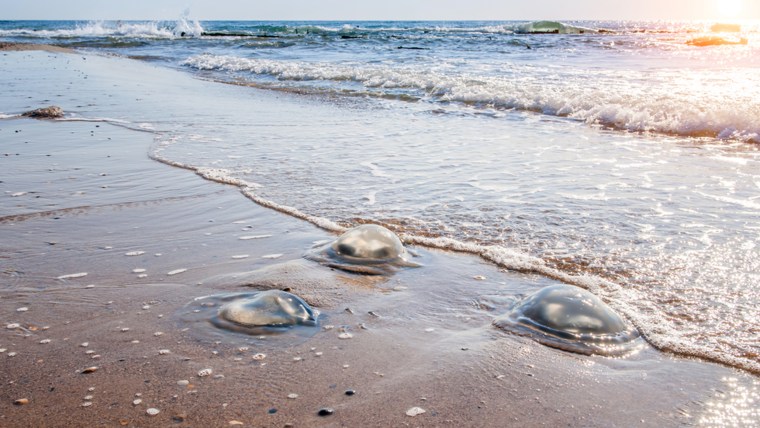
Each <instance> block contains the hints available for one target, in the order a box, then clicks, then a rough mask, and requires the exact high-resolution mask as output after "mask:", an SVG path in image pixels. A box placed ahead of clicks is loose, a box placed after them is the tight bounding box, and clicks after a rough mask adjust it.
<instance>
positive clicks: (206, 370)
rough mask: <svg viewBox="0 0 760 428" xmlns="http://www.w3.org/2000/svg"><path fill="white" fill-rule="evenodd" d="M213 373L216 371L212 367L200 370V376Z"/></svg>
mask: <svg viewBox="0 0 760 428" xmlns="http://www.w3.org/2000/svg"><path fill="white" fill-rule="evenodd" d="M212 373H214V371H213V370H211V369H203V370H201V371H199V372H198V377H206V376H211V374H212Z"/></svg>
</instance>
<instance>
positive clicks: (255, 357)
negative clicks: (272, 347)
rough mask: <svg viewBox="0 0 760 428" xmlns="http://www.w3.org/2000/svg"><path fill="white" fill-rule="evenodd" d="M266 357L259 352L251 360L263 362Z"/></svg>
mask: <svg viewBox="0 0 760 428" xmlns="http://www.w3.org/2000/svg"><path fill="white" fill-rule="evenodd" d="M266 357H267V355H266V354H262V353H261V352H259V353H258V354H256V355H254V356H253V359H254V360H263V359H264V358H266Z"/></svg>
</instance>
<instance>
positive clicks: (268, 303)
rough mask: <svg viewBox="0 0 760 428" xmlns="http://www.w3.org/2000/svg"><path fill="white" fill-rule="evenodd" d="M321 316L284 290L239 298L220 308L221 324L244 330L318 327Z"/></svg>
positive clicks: (219, 317) (219, 318)
mask: <svg viewBox="0 0 760 428" xmlns="http://www.w3.org/2000/svg"><path fill="white" fill-rule="evenodd" d="M318 315H319V314H318V312H316V311H314V310H312V309H311V307H309V305H308V304H307V303H306V302H304V301H303V300H302V299H301V298H300V297H298V296H296V295H295V294H291V293H288V292H285V291H281V290H268V291H262V292H259V293H253V294H250V293H249V294H245V295H240V296H239V298H235V299H232V300H230V301H229V302H227V303H225V304H224V305H222V307H220V308H219V313H218V316H217V318H218V320H220V321H226V322H229V323H232V324H234V325H237V326H243V327H284V326H292V325H297V324H300V325H312V326H313V325H316V324H317V316H318Z"/></svg>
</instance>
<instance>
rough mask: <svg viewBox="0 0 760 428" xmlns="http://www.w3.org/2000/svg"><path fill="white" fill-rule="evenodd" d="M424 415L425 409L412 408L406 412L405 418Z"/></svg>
mask: <svg viewBox="0 0 760 428" xmlns="http://www.w3.org/2000/svg"><path fill="white" fill-rule="evenodd" d="M423 413H425V409H423V408H422V407H412V408H411V409H409V410H407V411H406V415H407V416H417V415H421V414H423Z"/></svg>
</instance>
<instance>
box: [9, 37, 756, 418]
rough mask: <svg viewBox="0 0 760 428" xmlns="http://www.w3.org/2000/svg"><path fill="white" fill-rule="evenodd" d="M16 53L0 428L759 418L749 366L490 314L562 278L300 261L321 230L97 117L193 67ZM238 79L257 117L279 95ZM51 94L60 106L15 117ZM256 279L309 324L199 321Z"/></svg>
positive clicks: (432, 254) (437, 255)
mask: <svg viewBox="0 0 760 428" xmlns="http://www.w3.org/2000/svg"><path fill="white" fill-rule="evenodd" d="M26 49H27V48H26V47H24V48H23V49H19V47H18V46H16V47H13V46H9V47H6V48H5V50H4V51H3V52H2V53H0V69H1V70H2V73H1V74H0V84H2V87H4V88H9V90H8V92H7V93H6V94H5V95H3V96H2V97H0V99H1V100H2V102H3V103H4V104H5V105H4V107H3V113H5V114H6V115H8V117H5V118H3V119H2V120H0V141H1V142H2V143H1V150H0V162H2V164H1V165H2V168H3V174H2V176H1V178H0V198H2V199H3V203H2V205H0V206H1V207H2V209H0V313H1V314H2V320H0V321H2V326H1V327H2V329H0V367H1V368H2V369H1V370H0V385H2V388H0V425H2V426H6V427H25V426H37V427H42V426H50V427H65V426H207V427H224V426H272V427H275V426H377V427H382V426H494V427H496V426H599V427H612V426H620V427H631V426H651V427H661V426H694V425H698V426H718V425H721V426H723V425H728V426H732V425H737V426H742V425H746V426H750V425H753V424H755V423H757V422H758V421H757V418H758V412H757V408H756V403H757V400H758V399H759V398H760V382H758V378H757V377H756V376H753V375H751V374H748V373H746V372H742V371H740V370H736V369H732V368H728V367H725V366H722V365H718V364H714V363H709V362H704V361H700V360H696V359H684V358H680V357H676V356H673V355H670V354H668V353H664V352H660V351H658V350H656V349H654V348H652V347H651V346H648V345H645V346H644V347H643V349H642V350H641V351H639V352H638V353H636V354H635V355H630V356H627V357H623V358H607V357H601V356H583V355H578V354H573V353H569V352H565V351H561V350H557V349H553V348H548V347H545V346H543V345H541V344H539V343H537V342H535V341H533V340H532V339H530V338H527V337H519V336H515V335H511V334H508V333H505V332H504V331H501V330H499V329H496V328H494V326H493V325H492V322H493V319H494V317H496V316H497V315H499V314H501V313H503V310H504V309H503V308H505V307H506V306H508V305H509V304H510V303H511V302H512V301H514V298H515V297H514V296H522V295H526V294H529V293H531V292H533V291H535V290H537V289H539V288H540V287H543V286H546V285H551V284H555V283H556V281H554V280H551V279H548V278H545V277H541V276H538V275H531V274H523V273H516V272H510V271H505V270H503V269H500V268H498V267H497V266H494V265H491V264H488V263H486V262H484V261H483V260H482V259H480V258H478V257H475V256H470V255H463V254H458V253H453V252H445V251H439V250H434V249H428V248H423V247H416V248H412V249H411V250H412V251H413V252H414V253H415V254H416V257H415V262H417V263H419V264H421V265H422V266H421V267H419V268H409V269H402V270H400V271H398V272H396V273H395V274H393V275H389V276H368V275H359V274H352V273H347V272H342V271H339V270H335V269H331V268H328V267H325V266H321V265H319V264H318V263H315V262H312V261H310V260H306V259H304V258H303V255H304V253H305V252H306V251H307V250H309V248H311V247H312V246H314V245H315V243H316V242H320V241H325V240H330V239H334V238H335V235H334V234H332V233H330V232H328V231H325V230H322V229H319V228H317V227H316V226H314V225H312V224H309V223H307V222H305V221H303V220H300V219H297V218H293V217H290V216H287V215H285V214H283V213H280V212H277V211H274V210H271V209H267V208H264V207H261V206H259V205H256V204H255V203H253V202H252V201H251V200H250V199H248V198H247V197H246V196H245V195H243V194H242V193H241V192H240V191H239V189H238V188H237V187H234V186H229V185H224V184H220V183H215V182H212V181H208V180H205V179H203V178H201V177H199V176H198V175H196V174H193V172H192V171H188V170H186V169H181V168H174V167H171V166H168V165H165V164H162V163H160V162H156V161H155V160H152V159H150V158H149V156H148V153H149V149H150V148H151V145H152V144H154V138H155V134H154V132H146V131H148V130H147V129H144V130H140V127H139V126H135V124H128V125H125V124H122V123H118V122H115V121H112V120H100V119H98V120H97V121H91V120H89V119H95V118H100V116H99V115H97V114H96V113H97V111H98V108H99V107H98V105H97V103H103V104H106V103H108V102H109V101H108V98H107V97H108V94H107V92H106V91H105V90H103V89H102V88H107V87H109V85H111V86H115V85H117V84H118V85H121V86H122V90H123V87H129V85H135V88H136V87H137V86H143V88H142V89H140V90H142V91H145V90H146V89H145V88H146V87H147V88H149V89H147V90H152V91H155V93H160V90H161V86H160V85H161V84H163V83H164V82H166V81H168V80H171V79H173V78H175V79H176V80H177V82H179V83H177V84H182V85H187V86H188V87H192V85H194V84H198V85H200V84H201V82H198V81H195V80H193V79H192V78H190V77H188V76H184V75H180V73H178V72H176V71H172V70H161V71H158V70H153V71H151V70H152V69H151V67H150V66H146V65H144V64H138V63H137V62H132V61H129V60H125V59H116V58H106V57H97V56H93V55H88V54H82V53H66V52H62V51H58V50H52V51H50V50H46V51H39V50H26ZM109 64H115V65H113V68H114V69H116V68H120V67H121V68H124V67H130V66H132V65H133V66H134V67H135V70H137V71H136V73H138V74H140V78H135V79H134V80H132V81H128V80H123V79H120V80H118V81H117V80H109V79H113V75H112V74H111V69H110V68H109V67H110V66H109ZM151 73H154V74H151ZM72 76H78V80H76V81H75V80H73V79H74V78H73V77H72ZM172 76H176V77H172ZM91 82H92V83H91ZM93 85H99V86H97V87H96V88H97V89H93V91H92V92H91V93H87V92H86V89H87V88H91V87H92V88H95V86H93ZM54 88H66V89H65V90H64V89H61V90H60V91H57V92H51V91H54V90H55V89H54ZM72 88H73V89H72ZM135 91H137V89H135ZM21 94H24V96H23V97H22V96H21ZM251 94H252V95H251V97H252V98H256V97H258V98H256V100H257V101H256V104H255V107H256V108H257V109H261V112H262V114H267V113H264V112H265V111H268V109H276V108H282V107H276V106H275V105H274V104H273V103H272V101H271V98H268V97H267V96H259V95H258V94H259V93H258V92H256V90H255V89H251ZM83 100H84V101H83ZM92 100H95V101H92ZM267 103H270V104H267ZM51 104H55V105H58V106H61V107H62V108H63V110H64V112H67V116H66V119H65V120H35V119H30V118H22V117H16V116H12V115H16V114H21V113H22V112H24V111H27V110H31V109H35V108H39V107H46V106H48V105H51ZM151 108H158V107H156V106H147V107H145V109H146V110H145V111H144V112H143V114H145V115H148V114H149V113H146V112H149V111H150V109H151ZM71 111H76V112H77V114H76V115H75V116H72V115H70V114H69V112H71ZM272 111H274V110H272ZM271 114H274V113H271ZM71 119H76V120H71ZM264 289H281V290H287V291H290V292H292V293H294V294H297V295H299V296H301V297H302V298H303V299H304V300H305V301H307V302H308V303H309V304H311V305H312V306H313V307H314V308H316V309H318V310H319V311H320V318H319V325H318V326H317V327H315V328H313V329H304V328H299V329H297V330H296V329H294V330H293V331H287V332H283V333H280V334H271V335H263V336H250V335H245V334H239V333H234V332H229V331H226V330H223V329H219V328H217V327H215V326H213V325H212V324H211V323H210V322H209V319H210V318H212V317H213V316H214V314H215V313H216V310H217V308H216V307H215V306H210V305H204V302H207V301H208V300H206V299H203V297H205V296H210V295H219V294H224V293H234V292H246V291H255V290H264ZM346 333H348V334H346ZM207 369H208V370H207ZM753 400H754V401H753ZM415 408H419V409H421V410H424V412H421V411H420V410H415ZM150 409H156V410H157V411H158V412H157V413H156V411H155V410H150ZM321 409H330V412H327V413H330V414H328V415H324V416H322V415H320V410H321ZM151 413H154V414H151Z"/></svg>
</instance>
